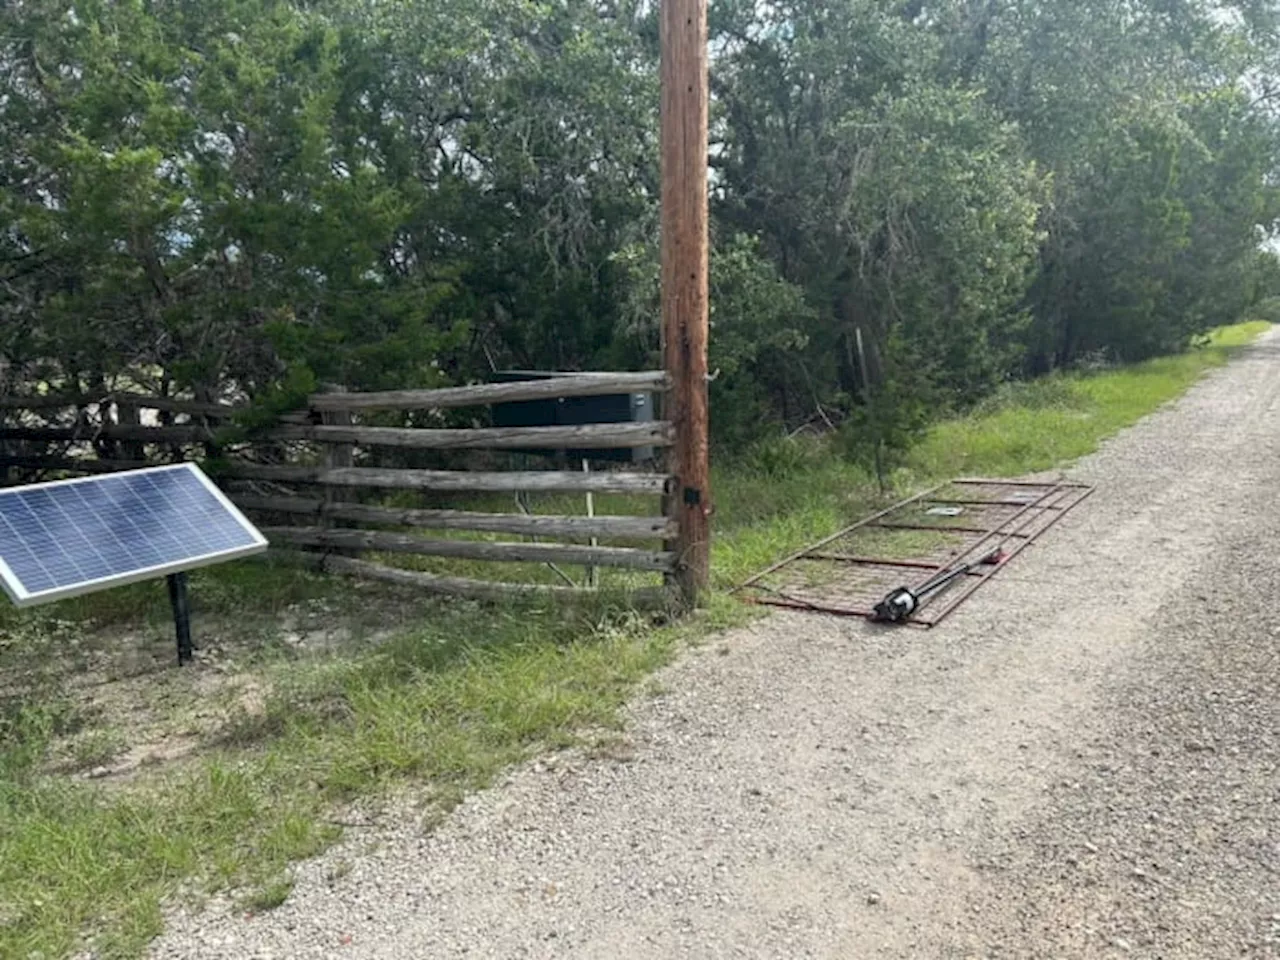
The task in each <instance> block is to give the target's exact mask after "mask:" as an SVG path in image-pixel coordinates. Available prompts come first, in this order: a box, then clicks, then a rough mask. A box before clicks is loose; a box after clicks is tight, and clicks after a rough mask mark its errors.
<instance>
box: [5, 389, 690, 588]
mask: <svg viewBox="0 0 1280 960" xmlns="http://www.w3.org/2000/svg"><path fill="white" fill-rule="evenodd" d="M668 385H669V384H668V378H667V375H666V374H664V373H661V372H650V373H589V374H566V375H562V376H555V377H551V378H548V379H542V380H527V381H518V382H511V383H495V384H483V385H477V386H467V387H452V388H447V389H440V390H398V391H388V392H379V393H355V392H347V391H341V390H333V391H328V392H324V393H320V394H316V395H314V396H311V397H310V398H308V405H307V409H305V410H300V411H296V412H294V413H291V414H288V415H286V416H283V417H281V418H278V419H277V420H276V422H274V423H272V424H271V425H270V426H268V427H265V428H263V429H258V430H255V431H253V432H252V434H251V435H249V436H248V438H247V439H246V438H245V437H244V436H241V435H240V434H238V433H237V429H236V428H235V426H234V424H235V418H236V416H237V414H239V413H241V412H243V411H244V409H245V408H243V407H237V406H234V405H228V404H216V403H203V402H197V401H194V400H185V399H175V398H164V397H153V396H143V395H139V394H133V393H114V394H103V395H100V396H86V395H75V396H71V395H41V396H0V479H3V478H4V477H6V476H8V477H9V478H10V479H21V480H31V479H36V478H39V477H41V476H48V475H50V474H51V473H100V472H108V471H113V470H121V469H131V468H136V467H140V466H147V465H151V464H154V463H159V462H170V461H173V460H176V459H206V460H207V462H208V466H209V468H210V472H211V473H212V474H213V475H214V476H215V477H216V479H217V480H218V481H219V483H220V484H221V485H223V487H224V488H225V489H226V490H227V492H228V493H229V495H230V496H231V497H232V499H233V500H234V501H235V502H236V503H237V504H238V505H239V506H240V507H241V508H242V509H244V510H245V511H246V512H248V513H249V514H250V515H252V516H254V517H255V518H256V519H258V521H259V523H260V524H261V528H262V531H263V533H264V534H265V535H266V536H267V538H268V540H269V541H270V542H271V544H272V547H273V548H275V549H276V550H278V551H287V552H288V554H289V555H290V556H292V557H293V558H294V559H297V560H300V561H301V562H304V563H307V564H310V565H313V566H316V567H319V568H321V569H325V570H329V571H332V572H336V573H344V574H351V575H357V576H361V577H368V578H374V579H381V580H388V581H393V582H397V583H406V584H411V585H414V586H417V587H420V588H422V589H426V590H432V591H438V592H445V593H452V594H461V595H465V596H472V597H482V598H492V597H499V596H509V595H512V594H522V593H528V592H531V591H545V592H550V593H556V594H565V593H578V592H582V591H583V590H584V589H589V588H584V587H579V586H577V585H576V584H573V583H572V582H571V581H570V578H568V577H567V576H565V575H564V574H563V572H562V571H559V567H558V566H557V567H555V569H556V570H557V571H558V572H561V576H563V577H564V579H565V580H566V581H567V582H568V585H566V586H549V585H545V584H531V583H512V582H503V581H497V580H493V581H490V580H478V579H467V578H462V577H450V576H441V575H437V574H430V573H425V572H421V571H416V570H409V569H404V568H402V567H399V566H393V565H388V564H383V563H377V562H372V561H370V560H367V559H361V558H360V556H359V555H360V554H363V553H366V552H373V553H379V554H411V555H417V556H429V557H443V558H454V559H458V560H469V561H493V562H500V563H540V564H541V563H545V564H551V565H561V564H563V565H576V566H581V567H584V568H586V569H587V570H588V571H589V576H588V582H589V583H590V582H593V579H594V574H593V573H591V572H592V571H594V569H595V568H599V567H614V568H622V569H627V570H633V571H647V572H650V573H653V574H660V575H662V576H663V578H664V579H670V578H671V577H672V576H673V575H674V574H676V573H677V571H678V567H679V556H678V551H677V550H676V549H673V546H672V545H673V543H674V542H675V541H676V540H677V538H678V535H679V531H678V529H677V528H678V524H677V518H676V517H675V516H667V515H665V514H664V512H663V508H662V506H660V503H662V504H670V503H672V502H674V501H675V500H676V498H675V497H673V496H670V494H671V493H672V492H673V489H674V487H673V479H672V477H670V476H669V475H668V474H667V473H665V472H640V471H637V470H635V469H633V468H632V469H621V468H613V469H608V470H605V471H601V472H586V471H584V470H583V469H541V470H527V469H525V470H494V469H476V470H460V469H411V468H388V467H384V466H368V465H361V463H363V462H367V461H368V459H369V458H370V455H371V454H373V453H375V452H376V451H378V450H379V449H385V448H391V449H396V450H399V451H437V452H440V453H446V452H450V451H476V450H489V451H499V452H501V451H508V452H512V451H558V450H582V449H591V450H618V449H627V448H637V447H644V448H648V447H652V448H669V447H671V446H672V444H673V443H674V441H675V436H674V431H673V428H672V425H671V424H670V423H668V422H666V421H651V422H622V423H591V424H584V425H574V426H531V427H471V428H459V429H434V428H422V427H413V426H377V425H369V424H365V423H360V422H358V421H357V418H358V417H360V416H361V415H364V414H367V413H368V412H370V411H441V410H447V409H456V408H468V407H482V406H488V405H491V404H496V403H512V402H521V401H534V400H555V399H562V398H571V397H600V396H608V395H616V394H629V393H635V392H654V393H658V394H662V393H664V392H665V391H666V390H667V388H668ZM140 411H154V413H152V414H151V415H150V417H149V418H148V419H150V420H153V421H155V422H143V419H144V418H142V417H141V416H140V415H139V412H140ZM402 419H405V418H402ZM270 451H274V455H268V452H270ZM281 451H284V453H282V452H281ZM392 491H422V492H426V493H427V494H456V493H463V494H467V493H474V494H485V493H494V492H506V493H512V494H519V495H522V494H527V493H531V492H554V493H579V494H585V495H587V496H588V497H591V496H593V495H594V494H598V493H622V494H639V495H644V496H646V497H652V498H653V501H654V509H653V512H652V514H651V515H646V516H594V515H587V516H582V515H574V516H560V515H554V516H553V515H534V514H530V513H525V512H521V513H498V512H483V511H473V510H458V509H436V508H429V507H413V508H407V507H400V506H389V505H386V503H385V502H380V500H385V497H386V494H387V493H388V492H392ZM590 502H591V501H588V503H590ZM588 512H590V511H588ZM387 528H392V529H387ZM433 530H434V531H469V532H475V533H483V534H498V535H508V536H509V537H512V538H522V537H523V538H530V539H527V540H520V539H505V538H504V539H502V540H490V539H451V538H448V537H437V538H432V537H428V536H423V535H421V534H419V533H417V532H416V531H433ZM535 538H536V539H535ZM609 540H613V541H624V542H629V543H631V544H633V545H629V546H618V545H607V544H601V542H600V541H609ZM546 541H552V542H546ZM584 541H585V542H584ZM637 541H639V542H643V541H652V542H653V545H652V547H651V548H641V547H638V546H635V545H634V544H635V543H636V542H637Z"/></svg>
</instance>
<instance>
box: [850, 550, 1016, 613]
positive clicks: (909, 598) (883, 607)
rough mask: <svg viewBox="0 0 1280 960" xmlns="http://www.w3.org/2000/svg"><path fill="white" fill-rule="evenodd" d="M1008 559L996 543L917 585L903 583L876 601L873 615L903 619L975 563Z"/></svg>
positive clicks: (988, 564)
mask: <svg viewBox="0 0 1280 960" xmlns="http://www.w3.org/2000/svg"><path fill="white" fill-rule="evenodd" d="M1004 560H1005V552H1004V547H996V548H995V549H994V550H992V551H991V552H990V553H988V554H986V555H985V556H983V557H981V558H980V559H978V560H974V561H972V562H971V563H963V564H960V565H958V566H955V567H948V568H947V569H945V570H939V571H938V572H937V573H935V574H934V575H933V576H932V577H930V578H929V579H928V580H926V581H925V582H924V583H922V584H920V585H919V586H917V587H899V588H898V589H897V590H894V591H893V592H892V593H890V594H888V595H887V596H886V597H885V598H884V599H883V600H881V601H880V602H879V603H877V604H876V605H875V612H874V613H873V614H872V615H871V619H872V621H874V622H875V623H902V622H903V621H905V620H906V619H907V618H908V617H910V616H911V615H912V614H913V613H915V612H916V611H917V610H919V609H920V605H921V604H922V603H924V601H926V600H927V599H929V597H930V596H931V595H932V594H935V593H937V592H938V591H940V590H942V589H944V588H945V587H948V586H950V585H951V584H952V583H954V582H955V581H956V580H959V579H960V578H961V577H963V576H965V575H966V574H968V573H969V572H970V571H971V570H973V569H974V568H975V567H981V566H994V565H996V564H999V563H1003V562H1004Z"/></svg>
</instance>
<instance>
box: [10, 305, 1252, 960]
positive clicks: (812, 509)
mask: <svg viewBox="0 0 1280 960" xmlns="http://www.w3.org/2000/svg"><path fill="white" fill-rule="evenodd" d="M1262 327H1263V325H1242V326H1239V327H1232V328H1228V329H1226V330H1223V331H1219V332H1218V333H1217V334H1215V336H1214V337H1213V338H1212V341H1211V342H1210V343H1208V344H1206V345H1205V346H1203V347H1201V348H1198V349H1196V350H1195V351H1193V352H1190V353H1188V354H1186V355H1183V356H1179V357H1174V358H1169V359H1163V360H1158V361H1153V362H1151V363H1147V364H1142V365H1139V366H1136V367H1130V368H1124V369H1117V370H1111V371H1105V372H1102V373H1098V374H1093V375H1083V374H1066V375H1061V376H1056V377H1053V378H1050V379H1048V380H1045V381H1040V382H1037V383H1034V384H1027V385H1019V386H1016V387H1011V388H1010V389H1009V390H1007V391H1005V392H1004V393H1003V394H1002V395H1001V396H999V397H997V398H996V399H995V400H993V401H992V402H990V403H989V404H987V405H986V406H984V408H982V409H981V410H978V411H976V412H974V413H973V414H971V415H970V416H967V417H964V418H961V419H958V420H953V421H948V422H946V423H941V424H938V425H937V426H936V427H935V428H934V429H933V430H932V431H931V432H930V434H929V436H928V437H927V438H926V439H925V441H924V442H923V443H922V444H921V445H920V447H919V448H918V449H917V450H915V451H914V452H913V453H912V454H911V456H910V457H909V459H908V460H907V462H906V464H905V465H904V466H903V467H902V468H901V469H900V471H899V473H898V474H897V476H896V477H895V482H896V484H897V485H898V486H900V487H902V488H906V487H909V486H915V485H919V484H922V483H925V482H928V481H930V480H932V479H934V478H940V477H946V476H951V475H954V474H958V473H984V474H992V475H1001V474H1005V475H1007V474H1019V473H1023V472H1027V471H1032V470H1039V469H1043V468H1047V467H1050V466H1054V465H1056V464H1059V463H1062V462H1063V461H1066V460H1070V459H1073V458H1076V457H1079V456H1081V455H1083V454H1085V453H1088V452H1089V451H1090V450H1092V449H1094V448H1095V447H1096V445H1097V444H1098V443H1099V442H1100V441H1101V440H1102V439H1103V438H1105V437H1107V436H1109V435H1111V434H1113V433H1114V432H1115V431H1116V430H1118V429H1120V428H1122V427H1124V426H1126V425H1128V424H1130V423H1132V422H1134V421H1135V420H1137V419H1139V418H1140V417H1142V416H1143V415H1145V414H1147V413H1149V412H1151V411H1152V410H1154V409H1155V408H1156V407H1158V406H1159V405H1160V404H1162V403H1164V402H1166V401H1168V400H1170V399H1173V398H1174V397H1176V396H1177V395H1178V394H1179V393H1180V392H1181V391H1183V390H1184V389H1185V388H1186V387H1187V386H1189V385H1190V384H1191V383H1193V382H1194V381H1195V380H1196V378H1198V377H1199V376H1200V375H1201V374H1203V373H1204V372H1205V371H1206V370H1208V369H1210V368H1212V367H1215V366H1218V365H1220V364H1222V363H1224V362H1225V360H1226V358H1227V357H1228V356H1229V354H1230V352H1231V350H1233V349H1235V348H1236V347H1238V346H1240V345H1241V344H1243V343H1247V342H1248V341H1249V340H1250V339H1252V338H1253V337H1254V336H1256V335H1257V334H1258V333H1259V332H1260V330H1261V329H1262ZM714 474H715V475H714V481H715V486H716V490H717V503H718V513H717V517H716V523H717V535H718V538H717V542H716V547H715V552H714V558H713V565H714V577H715V582H716V584H717V585H718V586H720V587H724V586H727V585H729V584H732V583H736V582H738V581H739V580H741V579H742V578H743V577H745V576H746V575H747V574H748V573H750V572H752V571H754V570H756V569H759V568H761V567H763V566H765V565H766V564H767V563H769V562H771V561H773V560H775V559H777V558H778V557H779V556H781V555H783V554H785V553H787V552H789V551H792V550H794V549H796V548H798V547H799V546H801V545H803V544H805V543H808V542H810V541H812V540H815V539H817V538H818V537H820V536H823V535H825V534H827V533H830V532H832V531H833V530H835V529H837V528H838V527H839V526H840V525H842V524H844V523H847V522H848V521H850V520H852V519H854V518H856V517H857V516H858V515H859V514H861V513H863V512H865V511H866V510H867V508H868V507H869V506H871V505H872V504H875V503H877V502H880V501H881V499H882V498H881V497H880V496H879V495H878V493H877V492H876V491H875V489H874V485H873V484H872V482H871V481H870V478H869V477H868V476H867V474H866V473H865V471H863V470H862V469H860V468H858V467H856V466H853V465H850V464H848V463H843V462H840V461H838V460H835V459H833V458H832V457H831V456H829V455H828V453H827V452H826V451H825V449H824V448H823V446H822V445H821V444H817V443H813V442H800V441H784V442H778V443H776V444H773V445H769V446H766V447H764V448H762V449H761V450H760V451H757V454H756V456H755V457H754V458H753V459H752V461H751V462H750V463H747V464H743V463H739V464H735V465H717V466H716V468H715V471H714ZM638 507H639V505H638V504H633V503H631V502H629V501H625V500H619V501H618V502H603V503H600V502H598V503H597V509H598V510H599V511H601V512H607V511H609V510H620V511H626V510H627V508H632V509H633V510H634V511H635V512H639V510H638ZM447 569H448V570H449V571H450V572H453V573H458V572H462V573H464V574H466V573H473V571H470V570H462V571H460V570H459V565H458V564H456V563H453V564H450V565H449V566H448V567H447ZM538 569H541V568H538ZM478 572H479V571H475V573H478ZM192 597H193V601H194V603H195V604H196V611H195V612H196V618H197V619H196V622H197V631H198V633H199V638H198V639H203V640H205V641H206V642H205V644H204V646H205V650H203V651H202V653H204V654H205V655H206V657H207V658H208V659H207V660H206V662H205V664H204V665H202V666H201V667H200V668H198V669H197V670H189V671H177V670H174V669H172V668H171V667H170V665H169V664H170V661H171V658H172V638H171V636H170V634H169V630H170V625H169V622H168V609H167V598H166V596H165V593H164V590H163V589H162V588H157V585H156V584H142V585H138V586H135V587H129V588H125V589H122V590H117V591H110V592H107V593H104V594H96V595H93V596H91V597H86V598H82V599H78V600H74V601H69V602H67V603H63V604H58V605H55V606H53V607H49V608H40V609H38V610H36V611H31V612H23V613H18V612H15V611H12V610H10V609H9V608H7V607H0V960H9V958H15V960H17V958H21V960H27V958H31V957H44V958H52V957H58V956H65V955H68V954H70V953H72V952H74V951H75V950H77V949H79V948H81V947H82V946H83V945H84V944H85V943H86V941H88V942H91V943H92V944H93V946H94V947H95V948H96V949H97V951H98V953H99V955H100V956H103V957H130V956H137V955H138V954H139V953H140V952H141V951H142V949H143V948H144V946H145V944H146V943H147V941H148V940H149V939H150V938H151V937H153V936H154V935H155V934H156V933H157V932H158V931H159V930H160V928H161V923H162V915H161V903H162V902H163V901H164V899H165V898H167V897H172V896H174V895H175V894H178V895H183V896H194V897H199V896H201V895H204V894H208V893H211V892H214V891H219V890H227V891H229V892H231V893H232V894H233V896H234V897H235V899H236V902H238V903H241V904H243V905H245V906H246V907H247V908H248V909H253V910H262V909H270V908H272V907H274V906H277V905H279V903H281V902H283V901H284V899H285V898H286V897H287V896H288V895H289V892H290V889H291V886H290V882H289V881H288V880H287V879H282V878H284V877H286V876H287V874H286V872H285V871H286V869H287V867H288V864H289V863H290V862H292V861H295V860H297V859H299V858H302V857H306V856H309V855H312V854H314V853H316V852H317V851H319V850H321V849H323V848H324V847H325V846H327V845H328V844H330V843H331V842H332V841H333V840H334V838H335V837H336V836H338V833H339V827H338V826H336V824H335V822H334V819H335V816H334V811H335V810H339V809H341V807H342V806H343V805H344V804H346V803H349V802H351V801H356V800H360V799H362V798H368V797H377V796H379V795H381V794H385V793H386V792H387V791H391V790H395V789H397V788H399V787H401V786H403V785H405V784H413V785H416V788H417V791H418V793H419V794H420V795H421V796H422V797H423V802H424V803H425V806H424V807H423V817H424V822H427V823H429V822H431V821H432V820H433V819H434V818H436V817H438V815H439V813H440V811H442V810H446V809H448V807H449V806H450V805H451V804H452V803H454V802H455V801H456V800H457V799H458V798H460V797H461V796H463V795H465V793H466V792H468V791H470V790H473V789H475V788H477V787H479V786H482V785H484V784H486V783H488V782H490V781H491V780H492V779H493V777H494V776H495V775H496V774H498V773H499V772H500V771H501V770H502V769H504V768H506V767H507V766H509V765H510V764H512V763H514V762H517V761H519V760H520V759H522V758H524V757H527V756H529V755H530V754H531V753H532V752H535V751H539V750H545V749H549V748H556V747H561V746H564V745H568V744H571V743H575V742H581V738H582V737H583V735H584V731H594V733H592V734H591V735H592V736H594V737H596V739H597V741H598V742H599V743H600V744H603V746H601V747H600V751H601V753H600V755H601V756H608V755H615V754H616V755H622V754H624V753H625V752H626V747H625V744H622V745H621V746H620V745H619V743H618V740H617V737H618V734H617V732H616V729H617V723H618V711H619V708H620V707H621V706H622V705H623V704H624V703H625V702H626V701H627V699H628V698H629V697H631V696H633V695H634V694H635V693H636V691H637V690H638V689H640V688H641V687H642V686H643V684H644V683H645V681H646V678H648V677H650V675H651V674H652V672H653V671H654V669H655V668H657V667H658V666H660V665H661V664H663V663H665V662H667V661H668V660H669V659H670V657H671V656H672V655H673V653H674V652H675V651H676V650H677V649H679V647H680V645H681V643H682V642H684V641H685V639H686V638H688V637H690V636H695V635H697V634H698V633H699V632H700V631H704V630H705V629H707V628H708V627H709V626H711V627H714V626H723V625H726V624H729V623H732V622H736V621H737V619H738V618H740V617H741V616H742V614H741V611H740V610H739V609H738V608H737V606H736V605H735V604H733V603H732V602H731V601H729V600H727V599H725V598H724V596H723V595H722V594H717V595H716V596H715V597H714V598H713V601H712V604H711V607H710V609H709V610H708V611H706V612H705V613H704V614H703V615H702V616H700V617H699V618H696V619H695V620H694V621H692V622H691V623H688V624H685V625H681V626H675V627H673V626H667V627H658V628H655V626H654V625H653V624H652V623H651V622H649V621H647V620H645V619H643V618H640V617H639V616H637V615H635V614H632V613H629V612H628V611H626V609H625V608H624V607H622V606H619V605H616V604H615V605H612V606H611V605H610V604H609V602H608V601H607V600H606V601H602V603H601V605H600V606H598V607H593V608H577V609H574V610H572V611H566V610H564V609H560V608H557V607H555V606H552V605H548V604H540V603H538V602H536V601H534V602H529V603H526V604H524V605H520V606H506V607H502V608H494V607H481V606H479V605H475V604H470V603H452V604H444V603H437V602H435V601H432V600H430V599H426V598H423V597H421V596H417V595H415V594H413V593H412V592H408V591H398V590H396V589H394V588H391V587H383V586H378V585H359V584H355V583H352V582H349V581H336V582H335V581H328V580H325V579H324V578H320V577H315V576H312V575H310V574H307V573H303V572H300V571H297V570H293V569H290V568H287V567H284V568H281V567H274V566H268V565H264V564H260V563H259V564H253V563H241V564H232V565H228V566H226V567H221V568H214V569H210V570H206V571H200V572H199V573H198V574H197V575H196V576H195V577H194V578H193V584H192ZM308 611H310V613H308ZM308 616H309V617H310V618H311V619H310V620H307V619H306V618H307V617H308ZM304 621H306V622H307V623H311V624H313V626H314V628H315V629H317V630H320V629H324V630H328V631H330V632H332V633H333V634H334V635H335V636H338V635H340V636H341V637H343V638H344V639H343V641H342V643H341V644H338V645H336V646H337V647H338V649H332V648H331V647H325V646H322V647H321V648H318V649H312V648H310V647H307V646H305V645H304V646H303V647H300V648H299V647H295V646H294V645H291V644H289V643H286V642H283V641H282V640H281V637H282V636H283V635H285V634H286V633H289V632H295V631H296V630H299V629H302V628H301V627H298V626H297V625H298V624H299V623H303V622H304ZM307 629H311V627H307ZM86 677H92V678H94V679H95V680H96V681H99V683H100V686H97V687H92V688H90V687H88V686H86V684H85V678H86ZM248 681H251V683H248V686H246V685H245V684H246V683H247V682H248ZM648 682H649V683H652V682H653V681H652V680H649V681H648ZM111 689H117V690H118V691H122V692H121V693H120V694H119V695H118V696H117V699H118V700H119V701H121V702H119V703H117V704H115V705H114V706H112V705H111V703H110V702H109V698H106V699H104V696H105V695H104V693H103V691H106V690H111ZM246 690H248V691H249V692H252V693H253V695H252V696H249V695H247V694H246ZM144 717H146V718H150V719H149V720H148V722H149V723H150V722H154V725H155V726H156V727H157V728H158V729H160V730H162V731H167V733H168V734H169V735H172V736H174V737H177V738H180V739H184V740H187V741H191V743H192V744H193V748H192V749H191V751H190V752H189V753H187V754H185V755H184V757H183V758H182V759H179V760H175V761H172V762H163V763H157V764H154V765H151V766H147V765H142V766H139V767H138V768H137V769H136V770H134V771H133V772H132V773H131V774H130V775H129V776H126V777H111V778H106V779H101V780H99V779H85V778H84V777H82V776H80V775H77V774H74V773H68V772H65V771H66V769H67V768H70V769H71V770H73V771H74V770H77V769H83V768H84V767H85V766H97V765H99V764H103V763H107V762H110V761H112V760H114V759H115V758H116V757H118V756H119V755H121V754H122V753H124V752H125V749H126V747H128V746H130V745H133V746H136V741H137V739H138V738H139V736H140V734H139V732H138V731H139V729H141V728H142V727H144V726H146V724H144V723H143V722H142V719H141V718H144ZM610 730H613V731H615V732H613V733H612V734H611V733H609V731H610ZM601 731H603V733H601ZM59 756H65V757H67V758H68V762H67V763H66V764H65V766H62V765H58V764H56V763H54V760H55V758H57V757H59ZM334 869H335V873H337V872H340V871H341V869H342V868H341V865H339V866H338V867H335V868H334ZM348 869H349V868H348Z"/></svg>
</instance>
